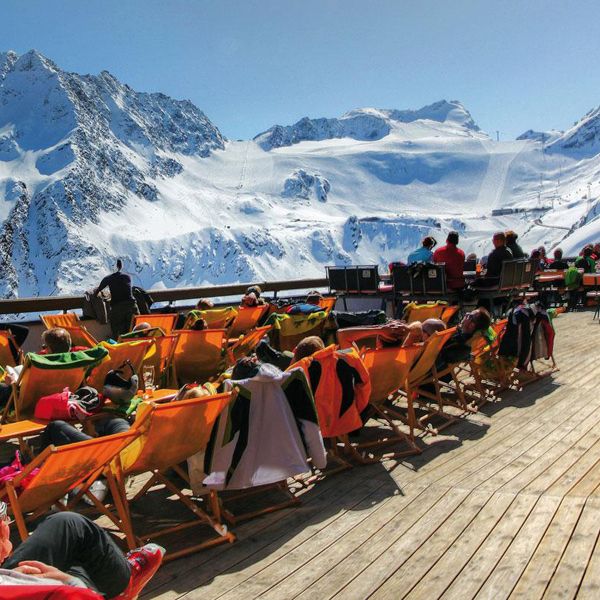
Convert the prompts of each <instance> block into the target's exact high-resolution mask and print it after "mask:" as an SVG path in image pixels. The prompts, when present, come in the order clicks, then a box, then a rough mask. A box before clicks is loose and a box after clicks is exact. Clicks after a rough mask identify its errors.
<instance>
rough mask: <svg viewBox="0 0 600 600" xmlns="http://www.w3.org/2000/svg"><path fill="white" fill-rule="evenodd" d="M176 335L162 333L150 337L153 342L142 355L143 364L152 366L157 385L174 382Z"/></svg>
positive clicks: (162, 385) (166, 384)
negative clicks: (161, 334) (162, 334)
mask: <svg viewBox="0 0 600 600" xmlns="http://www.w3.org/2000/svg"><path fill="white" fill-rule="evenodd" d="M178 337H179V336H178V335H177V334H175V335H164V336H162V337H156V338H152V341H153V342H154V343H153V344H152V345H151V346H150V347H149V349H148V351H147V352H146V355H145V356H144V362H143V366H144V367H145V366H150V367H154V376H155V382H156V383H157V384H158V387H165V386H169V385H171V384H175V381H174V373H173V357H174V355H175V347H176V346H177V339H178Z"/></svg>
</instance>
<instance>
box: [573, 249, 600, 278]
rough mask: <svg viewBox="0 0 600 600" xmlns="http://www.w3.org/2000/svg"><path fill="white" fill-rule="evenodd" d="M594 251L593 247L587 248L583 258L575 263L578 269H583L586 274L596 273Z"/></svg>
mask: <svg viewBox="0 0 600 600" xmlns="http://www.w3.org/2000/svg"><path fill="white" fill-rule="evenodd" d="M593 252H594V250H593V248H592V246H591V245H589V246H586V247H585V248H584V249H583V256H580V257H579V258H578V259H577V260H576V261H575V266H576V267H577V268H578V269H583V272H584V273H595V272H596V261H595V260H594V259H593V258H592V254H593Z"/></svg>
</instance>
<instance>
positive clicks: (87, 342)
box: [63, 325, 98, 348]
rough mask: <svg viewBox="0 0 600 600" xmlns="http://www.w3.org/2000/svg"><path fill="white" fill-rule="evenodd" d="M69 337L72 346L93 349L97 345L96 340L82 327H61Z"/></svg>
mask: <svg viewBox="0 0 600 600" xmlns="http://www.w3.org/2000/svg"><path fill="white" fill-rule="evenodd" d="M63 329H65V330H66V331H68V332H69V335H70V336H71V344H72V345H73V346H87V347H88V348H93V347H94V346H97V345H98V340H97V339H96V338H95V337H94V336H93V335H92V334H91V333H90V332H89V331H88V330H87V328H85V327H84V326H83V325H80V326H79V327H63Z"/></svg>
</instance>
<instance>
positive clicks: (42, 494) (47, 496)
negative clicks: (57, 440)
mask: <svg viewBox="0 0 600 600" xmlns="http://www.w3.org/2000/svg"><path fill="white" fill-rule="evenodd" d="M138 435H139V432H138V431H136V430H131V431H126V432H123V433H116V434H114V435H108V436H105V437H100V438H94V439H91V440H86V441H85V442H76V443H74V444H67V445H65V446H60V447H58V448H57V447H55V446H49V447H48V448H46V449H45V450H44V451H43V452H42V453H41V454H40V455H39V456H37V457H36V458H34V459H33V461H31V462H30V463H29V464H28V465H27V466H25V468H24V469H23V471H21V473H19V474H18V475H17V476H16V477H15V478H14V479H12V480H10V481H7V482H6V483H5V484H4V486H3V487H1V488H0V498H6V499H7V501H8V504H9V507H10V510H11V512H12V514H13V516H14V518H15V522H16V523H17V528H18V530H19V535H20V536H21V540H23V541H24V540H26V539H27V537H28V535H29V534H28V531H27V522H28V521H32V520H34V519H37V518H38V517H40V516H42V515H43V514H45V513H46V512H48V511H49V510H50V509H51V508H52V506H53V505H54V504H57V503H58V502H59V500H60V499H61V498H63V497H64V496H65V494H66V493H67V492H68V491H69V490H72V489H73V488H74V487H76V486H78V485H79V486H80V490H79V492H78V493H77V495H76V497H75V498H73V499H72V500H71V501H70V502H69V503H68V504H67V505H66V506H63V507H62V508H63V510H69V509H70V508H72V507H73V506H74V505H75V504H76V502H78V501H79V499H80V498H81V497H82V496H83V495H84V494H85V495H86V496H87V497H88V498H89V499H90V500H92V501H94V500H95V502H94V504H96V505H99V504H100V503H99V502H98V501H97V500H96V498H95V497H94V496H93V495H92V494H87V493H86V492H87V490H88V489H89V487H90V485H91V484H92V483H93V482H94V481H96V479H98V477H99V476H100V475H101V474H102V472H103V471H104V470H105V469H106V468H107V466H108V465H109V463H110V462H111V461H112V460H113V459H114V458H115V456H117V454H118V453H119V452H120V451H121V450H122V449H123V448H124V447H125V446H127V445H128V444H130V443H131V442H132V441H133V440H134V439H135V438H136V437H137V436H138ZM38 467H39V469H40V470H39V472H38V473H37V474H35V475H34V476H33V478H32V479H31V480H30V481H29V482H28V483H27V485H26V487H25V488H24V489H21V483H22V482H23V480H26V479H27V478H28V477H29V475H30V474H31V472H32V471H33V470H34V469H36V468H38ZM109 486H110V487H111V489H112V490H113V495H114V496H116V501H117V502H118V501H119V500H120V496H119V492H118V489H117V487H116V485H114V481H111V479H110V478H109ZM100 506H101V505H100ZM103 512H104V511H103ZM112 520H113V522H114V523H115V524H118V525H121V524H120V523H119V522H118V520H116V519H115V518H112Z"/></svg>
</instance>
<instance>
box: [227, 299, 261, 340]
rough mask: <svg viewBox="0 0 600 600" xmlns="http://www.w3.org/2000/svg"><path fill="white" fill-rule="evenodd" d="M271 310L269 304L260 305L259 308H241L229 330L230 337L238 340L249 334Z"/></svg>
mask: <svg viewBox="0 0 600 600" xmlns="http://www.w3.org/2000/svg"><path fill="white" fill-rule="evenodd" d="M267 310H269V305H268V304H259V305H258V306H240V307H239V308H238V309H237V315H236V317H235V319H234V321H233V323H232V325H231V328H230V330H229V337H230V338H236V337H239V336H240V335H242V334H244V333H248V332H249V331H250V330H251V329H254V327H256V326H257V325H258V322H259V321H260V320H261V319H262V317H263V316H264V315H265V314H266V312H267Z"/></svg>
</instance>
